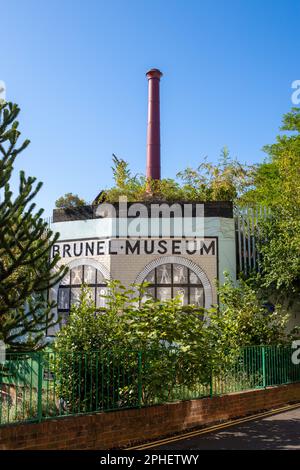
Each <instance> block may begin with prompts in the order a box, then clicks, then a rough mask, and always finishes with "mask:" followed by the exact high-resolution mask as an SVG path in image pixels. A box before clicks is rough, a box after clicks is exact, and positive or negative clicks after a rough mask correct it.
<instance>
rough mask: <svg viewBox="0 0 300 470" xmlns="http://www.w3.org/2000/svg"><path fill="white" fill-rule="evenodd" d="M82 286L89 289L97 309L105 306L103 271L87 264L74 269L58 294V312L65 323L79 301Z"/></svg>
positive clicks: (62, 283)
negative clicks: (72, 307)
mask: <svg viewBox="0 0 300 470" xmlns="http://www.w3.org/2000/svg"><path fill="white" fill-rule="evenodd" d="M82 284H85V285H87V286H88V287H89V289H90V291H91V298H92V299H93V300H94V302H95V304H96V307H103V306H104V305H105V298H103V297H102V296H103V295H106V293H107V287H106V282H105V278H104V276H103V274H102V273H101V271H99V269H96V268H95V267H94V266H91V265H87V264H82V265H79V266H76V267H73V268H72V269H70V271H69V272H68V273H67V275H66V276H65V277H64V278H63V279H62V281H61V283H60V286H59V289H58V294H57V310H58V314H59V316H60V317H61V318H62V322H63V323H65V322H66V321H67V318H68V316H69V314H70V309H71V306H72V305H73V304H75V303H77V302H78V301H79V298H80V290H81V286H82Z"/></svg>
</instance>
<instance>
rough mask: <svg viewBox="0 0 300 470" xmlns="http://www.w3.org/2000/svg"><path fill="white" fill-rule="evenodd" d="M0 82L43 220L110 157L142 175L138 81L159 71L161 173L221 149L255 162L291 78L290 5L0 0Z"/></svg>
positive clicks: (89, 192) (228, 0)
mask: <svg viewBox="0 0 300 470" xmlns="http://www.w3.org/2000/svg"><path fill="white" fill-rule="evenodd" d="M0 7H1V52H0V57H1V59H0V64H1V65H0V80H4V81H5V83H6V87H7V99H9V100H10V101H14V102H17V103H18V104H19V105H20V106H21V108H22V113H21V115H20V123H21V130H22V132H23V137H24V138H25V137H28V138H30V139H31V142H32V143H31V145H30V147H29V148H28V149H27V150H26V151H25V152H24V153H23V154H22V155H21V156H19V160H18V162H17V164H16V170H17V171H19V170H20V169H24V170H25V171H26V173H27V174H28V175H34V176H36V177H37V178H38V180H41V181H43V182H44V186H43V189H42V191H41V193H40V194H39V196H38V197H37V203H38V205H39V206H42V207H44V208H45V215H50V214H51V210H52V208H53V207H54V203H55V200H56V199H57V198H58V197H59V196H60V195H62V194H64V193H66V192H74V193H78V194H79V195H80V196H82V197H84V198H85V199H86V200H88V201H89V200H92V199H93V197H94V196H95V195H96V194H97V193H98V191H99V190H100V189H102V188H105V187H109V186H110V185H111V184H112V174H111V154H112V153H115V154H117V155H118V156H120V157H123V158H125V159H126V160H128V161H129V162H130V166H131V168H132V171H133V173H143V172H144V171H145V156H146V121H147V81H146V78H145V72H146V71H147V69H149V68H151V67H157V68H160V69H161V70H162V71H163V73H164V77H163V78H162V82H161V133H162V135H161V139H162V175H163V176H164V177H175V175H176V173H177V172H178V171H179V170H182V169H184V168H185V167H187V166H197V164H199V163H200V162H201V160H202V159H203V158H204V157H205V156H208V158H209V159H210V160H212V161H215V160H216V159H217V157H218V155H219V153H220V149H221V148H222V147H223V146H224V145H226V146H228V147H229V149H230V151H231V154H232V155H233V156H237V157H238V158H239V160H241V161H243V162H248V163H252V162H258V161H262V159H263V158H264V154H263V153H262V151H261V148H262V146H263V145H264V144H267V143H272V142H273V141H274V138H275V136H276V135H277V133H278V128H279V125H280V121H281V116H282V114H283V113H285V112H287V111H288V110H289V109H290V108H291V106H292V103H291V93H292V90H291V83H292V82H293V81H294V80H296V79H300V70H299V50H300V36H299V19H300V18H299V10H300V2H299V1H291V0H272V1H266V0H260V1H256V0H251V1H250V0H248V1H246V0H245V1H242V0H240V1H237V0H224V1H223V0H218V1H204V0H151V1H150V0H148V1H146V0H112V1H103V0H85V1H83V0H81V1H79V0H72V1H69V0H59V1H57V0H51V2H47V1H45V0H44V1H38V0H26V1H21V0H10V1H9V2H7V1H6V2H4V1H3V0H0Z"/></svg>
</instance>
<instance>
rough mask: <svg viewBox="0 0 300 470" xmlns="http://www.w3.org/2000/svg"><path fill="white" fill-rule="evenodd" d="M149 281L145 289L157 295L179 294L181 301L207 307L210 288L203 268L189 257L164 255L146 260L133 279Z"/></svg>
mask: <svg viewBox="0 0 300 470" xmlns="http://www.w3.org/2000/svg"><path fill="white" fill-rule="evenodd" d="M145 281H146V282H148V283H149V287H148V288H147V290H148V293H149V294H150V295H151V296H152V297H154V298H157V299H161V300H164V299H169V298H173V297H175V296H176V295H178V294H179V296H180V297H181V299H182V303H183V304H195V305H199V306H203V307H206V308H209V307H210V306H211V304H212V289H211V285H210V282H209V280H208V278H207V276H206V274H205V273H204V271H203V270H202V269H201V268H200V267H199V266H198V265H196V264H195V263H193V262H192V261H191V260H189V259H186V258H183V257H179V256H166V257H162V258H158V259H156V260H153V261H152V262H151V263H149V264H148V265H147V266H146V267H145V268H144V270H143V271H142V272H141V273H140V274H139V275H138V276H137V278H136V283H138V284H140V283H142V282H145Z"/></svg>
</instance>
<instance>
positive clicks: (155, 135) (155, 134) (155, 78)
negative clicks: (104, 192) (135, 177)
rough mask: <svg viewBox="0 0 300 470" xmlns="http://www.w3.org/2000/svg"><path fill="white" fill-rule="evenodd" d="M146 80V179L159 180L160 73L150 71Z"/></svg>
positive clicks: (158, 71)
mask: <svg viewBox="0 0 300 470" xmlns="http://www.w3.org/2000/svg"><path fill="white" fill-rule="evenodd" d="M146 76H147V78H148V127H147V169H146V176H147V178H152V179H155V180H160V109H159V82H160V77H161V76H162V73H161V71H160V70H158V69H151V70H149V71H148V72H147V73H146Z"/></svg>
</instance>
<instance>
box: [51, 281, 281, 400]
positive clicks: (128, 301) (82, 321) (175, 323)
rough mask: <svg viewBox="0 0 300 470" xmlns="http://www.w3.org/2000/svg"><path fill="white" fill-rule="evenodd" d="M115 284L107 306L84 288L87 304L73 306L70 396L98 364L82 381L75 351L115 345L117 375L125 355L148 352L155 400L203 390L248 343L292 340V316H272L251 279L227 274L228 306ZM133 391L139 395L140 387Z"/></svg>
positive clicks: (147, 384)
mask: <svg viewBox="0 0 300 470" xmlns="http://www.w3.org/2000/svg"><path fill="white" fill-rule="evenodd" d="M108 287H109V295H108V296H107V306H106V307H105V308H103V309H101V310H100V311H99V310H97V309H96V307H95V304H94V302H93V301H92V300H91V298H90V295H89V290H88V288H85V287H83V289H82V293H81V299H80V303H79V304H77V305H73V307H72V310H71V314H70V319H69V322H68V323H67V325H65V326H64V327H63V328H62V329H61V331H60V332H59V333H58V335H57V337H56V340H55V345H54V347H55V351H57V352H58V353H59V354H58V355H57V360H58V362H59V363H58V364H57V365H56V370H57V371H58V375H59V377H58V378H59V381H60V383H61V384H64V385H62V386H63V390H64V392H63V393H64V396H68V393H69V392H68V389H69V388H70V387H69V385H68V384H69V382H72V383H73V381H74V382H75V383H76V384H77V385H76V387H75V389H76V390H83V391H84V390H86V388H85V387H84V384H85V383H86V382H85V380H88V384H89V383H90V382H91V383H95V380H96V379H95V374H97V372H96V366H95V363H93V364H92V365H91V367H89V369H88V373H87V377H88V379H86V378H84V377H85V376H84V377H83V376H82V377H81V379H80V380H79V382H80V384H78V367H79V365H77V366H76V367H74V361H72V360H69V362H68V361H67V360H66V358H67V357H70V355H72V354H73V355H74V354H75V357H76V354H77V355H78V354H83V355H84V354H92V353H93V352H94V351H98V352H99V351H100V352H101V351H102V352H103V354H105V353H106V351H109V352H110V353H111V355H112V356H111V358H114V363H115V367H114V366H113V364H111V369H110V374H118V367H117V364H118V361H119V360H120V359H119V358H122V357H124V354H125V355H126V354H127V352H128V351H129V352H134V351H142V352H143V361H144V362H145V367H146V369H144V372H145V373H144V375H143V390H142V393H143V400H144V401H146V402H147V403H152V402H155V401H157V400H158V401H159V400H166V399H170V397H171V394H172V393H174V391H176V390H181V389H182V387H186V390H189V391H190V393H192V392H193V393H196V391H197V393H198V394H200V390H202V392H201V393H204V390H206V389H207V388H205V387H207V386H209V383H210V380H211V373H212V371H216V372H217V373H218V374H220V373H221V372H222V370H223V369H224V367H225V365H226V370H228V368H230V366H232V365H233V364H235V362H236V360H237V357H238V355H239V352H240V349H241V347H242V346H245V345H259V344H280V343H281V344H283V343H285V342H287V341H288V339H289V338H288V336H287V335H286V333H285V326H286V321H287V317H286V316H285V315H284V314H283V313H282V312H281V311H280V309H279V308H278V310H276V311H275V312H274V313H272V314H267V311H266V309H265V308H263V307H262V306H261V304H259V302H258V300H257V298H256V296H255V292H254V291H253V290H251V289H250V288H249V286H247V285H246V284H244V283H243V284H241V285H240V286H239V287H235V286H233V285H232V283H231V282H230V281H229V280H228V281H227V282H226V283H225V285H224V286H222V287H220V288H219V293H220V298H221V307H220V308H219V309H218V308H216V307H215V308H212V309H211V310H208V311H207V310H205V309H203V308H200V307H196V306H182V305H181V304H180V299H179V298H175V299H171V300H167V301H164V302H160V301H157V300H155V299H153V298H146V297H145V286H138V285H132V286H131V288H130V289H126V288H125V287H124V286H123V285H121V284H120V283H119V282H118V281H111V282H110V283H109V285H108ZM96 312H97V314H96ZM105 357H107V356H105ZM82 360H83V359H82V357H81V356H80V361H82ZM131 360H133V361H134V364H135V365H136V361H137V356H136V355H133V356H132V357H131V356H130V355H128V361H131ZM78 364H79V363H78ZM129 364H130V363H128V367H129ZM133 369H134V367H133ZM59 371H61V374H60V373H59ZM113 371H114V372H113ZM223 372H224V370H223ZM106 374H107V372H106V373H105V376H106ZM117 376H118V375H116V377H115V379H113V378H112V375H110V380H113V381H114V383H116V382H118V380H117ZM227 380H228V381H229V377H227ZM109 383H110V382H109ZM82 393H83V392H82ZM133 396H134V397H135V398H136V393H133ZM124 399H125V397H124ZM127 399H128V396H126V400H127Z"/></svg>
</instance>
